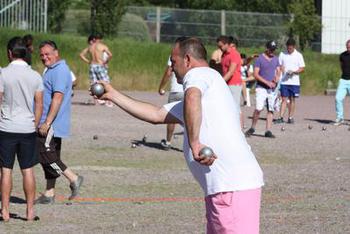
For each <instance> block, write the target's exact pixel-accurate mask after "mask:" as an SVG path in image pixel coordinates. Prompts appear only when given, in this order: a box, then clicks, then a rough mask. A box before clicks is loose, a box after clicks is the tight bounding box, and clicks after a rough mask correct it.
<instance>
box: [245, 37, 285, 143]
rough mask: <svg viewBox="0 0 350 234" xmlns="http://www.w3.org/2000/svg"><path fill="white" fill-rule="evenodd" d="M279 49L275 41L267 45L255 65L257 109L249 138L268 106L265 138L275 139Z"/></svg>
mask: <svg viewBox="0 0 350 234" xmlns="http://www.w3.org/2000/svg"><path fill="white" fill-rule="evenodd" d="M276 48H277V44H276V42H275V41H269V42H267V43H266V50H265V52H264V53H262V54H261V55H260V56H259V57H258V58H257V60H256V61H255V64H254V77H255V79H256V80H257V85H256V109H255V111H254V114H253V121H252V126H251V128H250V129H248V131H246V133H245V134H246V136H247V137H249V136H251V135H253V133H254V132H255V127H256V124H257V123H258V119H259V116H260V112H261V111H262V110H263V109H264V106H265V105H266V108H267V116H266V130H265V137H269V138H275V136H274V135H273V134H272V132H271V130H270V129H271V125H272V119H273V111H274V103H275V99H276V94H275V92H274V90H275V88H276V85H277V83H278V80H279V76H280V63H279V60H278V58H277V56H275V54H274V52H275V50H276Z"/></svg>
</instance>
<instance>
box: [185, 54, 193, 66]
mask: <svg viewBox="0 0 350 234" xmlns="http://www.w3.org/2000/svg"><path fill="white" fill-rule="evenodd" d="M184 59H185V65H186V67H189V66H190V63H191V59H192V58H191V56H190V55H189V54H185V57H184Z"/></svg>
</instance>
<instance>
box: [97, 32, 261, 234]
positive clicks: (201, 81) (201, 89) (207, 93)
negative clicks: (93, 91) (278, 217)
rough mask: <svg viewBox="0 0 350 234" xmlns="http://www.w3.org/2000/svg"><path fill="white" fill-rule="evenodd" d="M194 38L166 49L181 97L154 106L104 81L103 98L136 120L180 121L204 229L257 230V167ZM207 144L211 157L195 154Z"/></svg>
mask: <svg viewBox="0 0 350 234" xmlns="http://www.w3.org/2000/svg"><path fill="white" fill-rule="evenodd" d="M206 55H207V54H206V49H205V47H204V46H203V44H202V43H201V42H200V40H198V39H196V38H189V39H185V40H184V41H180V42H178V43H176V44H175V47H174V48H173V51H172V54H171V61H172V68H173V71H174V72H175V75H176V78H177V81H178V82H179V83H182V84H183V86H184V93H185V94H184V100H183V101H180V102H173V103H169V104H166V105H164V106H163V107H157V106H154V105H152V104H149V103H144V102H141V101H137V100H135V99H132V98H130V97H128V96H126V95H124V94H122V93H120V92H119V91H117V90H115V89H113V87H112V86H111V85H110V84H108V83H106V82H101V83H103V84H104V86H105V90H106V93H105V94H104V95H103V96H102V97H101V99H103V100H110V101H113V102H114V103H115V104H116V105H118V106H119V107H121V108H122V109H123V110H125V111H126V112H128V113H129V114H131V115H132V116H134V117H136V118H139V119H141V120H144V121H147V122H150V123H153V124H159V123H181V124H183V125H184V129H185V133H184V146H183V149H184V155H185V159H186V162H187V165H188V167H189V169H190V171H191V172H192V174H193V176H194V178H195V179H196V180H197V181H198V182H199V184H200V186H201V187H202V189H203V191H204V194H205V204H206V217H207V233H250V234H254V233H259V214H260V197H261V186H263V184H264V182H263V173H262V171H261V169H260V166H259V164H258V162H257V160H256V158H255V156H254V154H253V153H252V151H251V149H250V146H249V145H248V143H247V141H246V139H245V137H244V135H243V133H242V131H241V126H240V118H239V109H238V105H235V104H234V100H233V99H232V95H231V92H230V89H229V88H228V86H227V85H226V83H225V81H224V80H223V79H221V76H220V74H219V73H218V72H217V71H215V70H213V69H211V68H209V66H208V63H207V61H206ZM205 146H209V147H211V148H212V149H213V151H214V153H215V154H214V155H213V156H212V157H205V156H203V155H200V154H199V152H200V150H201V149H202V148H203V147H205Z"/></svg>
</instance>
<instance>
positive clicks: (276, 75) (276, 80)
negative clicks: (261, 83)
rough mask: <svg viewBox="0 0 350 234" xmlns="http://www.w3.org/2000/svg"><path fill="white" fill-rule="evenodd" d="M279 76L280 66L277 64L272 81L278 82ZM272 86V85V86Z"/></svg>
mask: <svg viewBox="0 0 350 234" xmlns="http://www.w3.org/2000/svg"><path fill="white" fill-rule="evenodd" d="M280 77H281V66H278V67H277V68H276V73H275V77H274V78H273V80H272V82H273V83H275V86H276V84H277V83H278V81H279V80H280ZM273 88H274V87H273Z"/></svg>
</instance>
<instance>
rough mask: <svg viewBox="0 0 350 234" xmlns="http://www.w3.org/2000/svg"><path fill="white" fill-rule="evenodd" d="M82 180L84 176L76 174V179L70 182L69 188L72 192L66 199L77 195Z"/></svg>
mask: <svg viewBox="0 0 350 234" xmlns="http://www.w3.org/2000/svg"><path fill="white" fill-rule="evenodd" d="M83 181H84V177H82V176H78V179H77V181H74V182H72V183H70V185H69V188H70V190H71V191H72V194H71V195H70V197H69V198H68V200H72V199H74V198H75V197H76V196H78V194H79V189H80V187H81V185H82V184H83Z"/></svg>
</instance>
